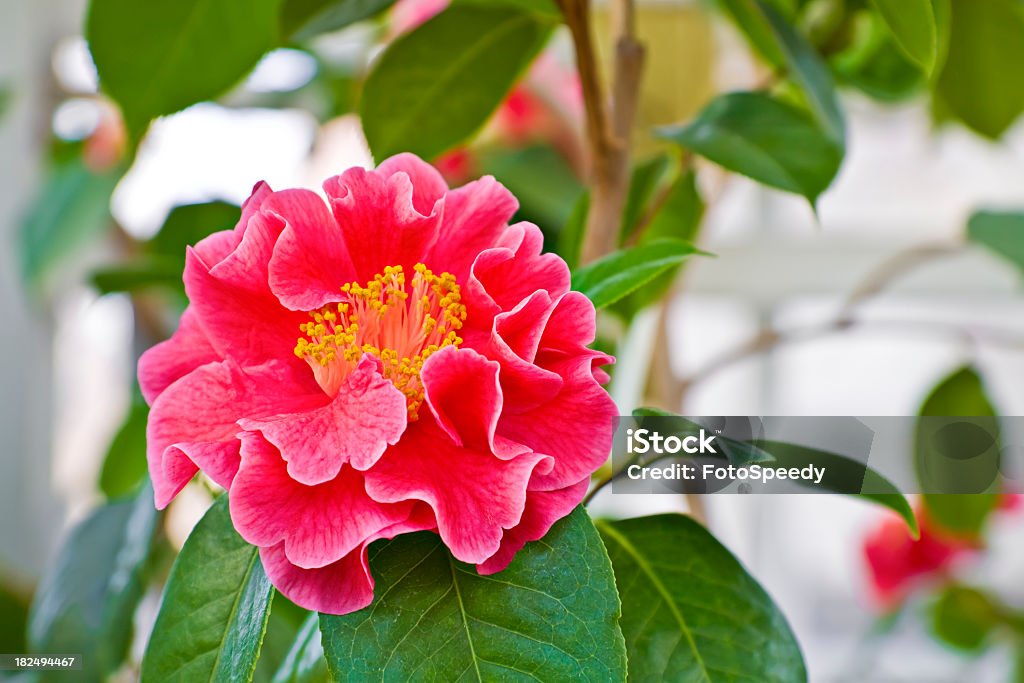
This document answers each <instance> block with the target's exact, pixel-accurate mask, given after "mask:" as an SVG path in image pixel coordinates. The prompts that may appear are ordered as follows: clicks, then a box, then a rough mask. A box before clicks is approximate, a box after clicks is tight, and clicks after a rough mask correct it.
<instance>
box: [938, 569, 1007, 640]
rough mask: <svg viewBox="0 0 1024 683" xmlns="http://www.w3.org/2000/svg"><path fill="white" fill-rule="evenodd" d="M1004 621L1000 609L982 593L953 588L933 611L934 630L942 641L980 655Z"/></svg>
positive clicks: (972, 589) (948, 588) (960, 587)
mask: <svg viewBox="0 0 1024 683" xmlns="http://www.w3.org/2000/svg"><path fill="white" fill-rule="evenodd" d="M1000 621H1001V618H1000V614H999V608H998V607H997V606H996V605H995V604H993V602H992V600H991V599H990V598H989V597H988V596H987V595H985V594H984V593H982V592H981V591H979V590H976V589H974V588H969V587H967V586H959V585H951V586H948V587H947V588H946V590H944V591H943V592H942V594H941V595H940V596H939V599H938V601H937V602H936V603H935V605H934V607H933V608H932V629H933V630H934V631H935V635H937V636H938V637H939V638H940V639H941V640H943V641H944V642H946V643H949V644H950V645H952V646H953V647H956V648H959V649H961V650H967V651H971V652H977V651H978V650H981V649H983V648H984V646H985V644H986V641H987V640H988V638H989V635H990V634H991V633H992V631H993V630H994V629H995V627H996V626H998V625H999V623H1000Z"/></svg>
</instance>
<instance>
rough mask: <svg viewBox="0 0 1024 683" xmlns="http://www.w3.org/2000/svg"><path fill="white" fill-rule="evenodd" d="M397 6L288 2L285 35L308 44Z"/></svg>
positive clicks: (383, 1)
mask: <svg viewBox="0 0 1024 683" xmlns="http://www.w3.org/2000/svg"><path fill="white" fill-rule="evenodd" d="M393 4H395V0H284V4H283V5H282V6H281V35H282V36H284V37H287V38H288V39H290V40H293V41H303V40H308V39H309V38H312V37H314V36H317V35H319V34H321V33H328V32H330V31H337V30H338V29H341V28H345V27H346V26H350V25H352V24H354V23H356V22H358V21H363V20H364V19H369V18H370V17H372V16H374V15H377V14H380V13H381V12H383V11H384V10H386V9H388V8H389V7H391V6H392V5H393Z"/></svg>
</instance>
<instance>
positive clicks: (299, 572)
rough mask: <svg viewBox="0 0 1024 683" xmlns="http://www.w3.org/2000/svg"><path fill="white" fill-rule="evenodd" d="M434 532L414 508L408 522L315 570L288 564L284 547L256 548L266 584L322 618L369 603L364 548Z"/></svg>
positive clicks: (423, 511) (427, 517) (425, 514)
mask: <svg viewBox="0 0 1024 683" xmlns="http://www.w3.org/2000/svg"><path fill="white" fill-rule="evenodd" d="M433 528H435V523H434V518H433V514H432V513H431V511H430V509H429V508H428V507H427V506H425V505H418V506H416V507H415V508H414V509H413V511H412V513H411V514H410V515H409V518H408V519H407V520H405V521H403V522H399V523H398V524H395V525H393V526H391V527H388V528H387V529H383V530H381V531H380V532H379V533H377V534H375V535H373V536H371V537H370V538H367V539H366V541H365V542H363V544H362V545H361V546H360V547H358V548H356V549H355V550H353V551H352V552H350V553H349V554H348V555H346V556H345V557H343V558H341V559H340V560H338V561H337V562H333V563H331V564H329V565H327V566H325V567H320V568H319V569H303V568H301V567H298V566H296V565H294V564H292V563H291V562H289V561H288V557H287V556H286V555H285V552H284V543H279V544H277V545H276V546H272V547H269V548H260V560H262V562H263V569H264V571H266V572H267V577H268V578H269V579H270V582H271V583H272V584H274V586H275V587H276V588H277V589H278V590H279V591H281V594H282V595H284V596H285V597H286V598H288V599H289V600H291V601H292V602H294V603H295V604H296V605H298V606H299V607H303V608H305V609H308V610H313V611H316V612H321V613H324V614H348V613H349V612H355V611H356V610H360V609H362V608H364V607H366V606H367V605H369V604H370V603H371V602H373V577H372V576H371V575H370V563H369V561H368V558H367V548H368V547H369V546H370V544H371V543H372V542H373V541H376V540H378V539H381V538H394V537H395V536H398V535H399V534H406V533H412V532H414V531H423V530H427V529H433Z"/></svg>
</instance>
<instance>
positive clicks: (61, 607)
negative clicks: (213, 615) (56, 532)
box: [28, 487, 159, 683]
mask: <svg viewBox="0 0 1024 683" xmlns="http://www.w3.org/2000/svg"><path fill="white" fill-rule="evenodd" d="M158 518H159V515H158V513H157V511H156V509H155V508H154V507H153V491H152V489H151V488H150V487H146V488H145V489H143V490H142V491H141V492H140V493H139V494H138V496H136V498H135V499H127V500H119V501H117V502H114V503H108V504H106V505H102V506H100V507H99V508H97V509H96V510H94V511H93V512H92V513H91V514H90V515H89V516H88V517H86V518H85V519H84V520H83V521H82V522H80V523H79V524H78V525H76V526H75V527H74V528H73V529H72V530H71V532H70V533H69V534H68V536H67V538H66V539H65V541H64V543H63V545H62V546H61V548H60V551H59V552H58V554H57V557H56V559H55V560H54V561H53V563H52V564H51V565H50V567H49V568H48V569H47V572H46V574H45V575H44V576H43V578H42V580H41V581H40V583H39V587H38V588H37V590H36V594H35V597H34V599H33V602H32V607H31V611H30V614H29V626H28V641H29V648H30V649H31V651H32V652H33V653H36V654H54V653H61V654H83V655H85V656H84V657H83V660H82V669H80V670H77V671H47V672H40V673H41V679H42V680H44V681H51V680H52V681H82V682H88V683H91V682H93V681H98V680H102V679H104V678H105V677H106V676H107V675H109V674H110V673H112V672H113V671H115V670H116V669H117V668H118V667H119V666H120V665H121V663H122V662H123V661H124V658H125V655H126V653H127V651H128V646H129V644H130V642H131V639H132V636H133V628H132V623H133V622H132V617H133V615H134V613H135V609H136V607H138V604H139V601H140V600H141V599H142V593H143V588H144V576H145V569H146V560H147V558H148V556H149V553H150V549H151V547H152V543H153V535H154V530H155V528H156V524H157V520H158Z"/></svg>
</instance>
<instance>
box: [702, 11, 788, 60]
mask: <svg viewBox="0 0 1024 683" xmlns="http://www.w3.org/2000/svg"><path fill="white" fill-rule="evenodd" d="M719 4H720V5H721V7H722V9H723V10H725V12H726V14H727V15H728V16H729V18H730V19H732V21H733V22H734V23H735V24H736V27H737V28H738V29H739V30H740V31H741V32H742V33H743V34H744V35H745V36H746V38H747V40H748V41H749V42H750V44H751V45H752V46H753V48H754V49H755V50H757V51H758V53H760V55H761V56H762V57H764V58H765V59H766V60H767V61H768V63H770V64H772V65H774V66H782V65H784V64H785V61H786V60H785V57H784V56H783V54H782V50H781V49H780V47H779V44H778V41H777V40H776V38H775V34H774V32H773V31H772V27H771V25H770V24H769V23H768V19H767V17H765V15H764V12H762V11H761V8H760V7H759V6H758V3H757V1H756V0H719ZM774 5H775V7H776V9H778V10H779V11H781V12H782V13H783V16H785V17H788V18H789V19H792V18H793V16H794V13H795V10H796V3H795V2H792V1H791V0H777V1H776V2H775V3H774Z"/></svg>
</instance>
